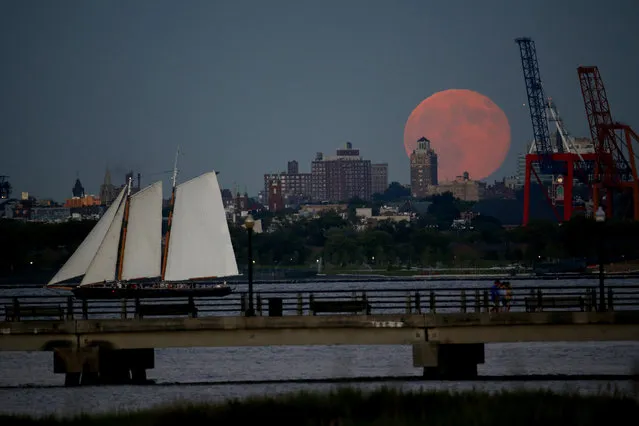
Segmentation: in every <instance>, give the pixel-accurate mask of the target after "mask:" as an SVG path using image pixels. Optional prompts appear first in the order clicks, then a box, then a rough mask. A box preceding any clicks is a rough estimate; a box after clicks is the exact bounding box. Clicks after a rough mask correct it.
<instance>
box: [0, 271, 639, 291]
mask: <svg viewBox="0 0 639 426" xmlns="http://www.w3.org/2000/svg"><path fill="white" fill-rule="evenodd" d="M604 277H605V279H606V280H622V279H635V278H637V279H639V272H632V273H619V272H614V273H613V272H609V273H605V274H604ZM597 278H598V274H597V273H586V274H577V273H565V274H544V275H536V274H532V273H530V274H517V275H512V276H511V275H509V274H429V275H419V274H415V275H381V274H348V273H345V274H330V275H322V274H318V275H315V276H314V277H313V278H303V279H279V280H278V279H273V280H259V279H254V280H253V283H254V284H314V283H357V282H362V283H363V282H402V281H406V282H420V281H422V282H436V281H495V280H497V279H499V280H504V281H556V280H587V279H597ZM227 283H228V284H229V285H237V284H243V283H245V280H244V279H229V280H228V281H227ZM44 286H45V284H44V283H25V282H11V281H7V282H0V289H12V288H38V287H44Z"/></svg>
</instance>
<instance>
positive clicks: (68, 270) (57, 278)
mask: <svg viewBox="0 0 639 426" xmlns="http://www.w3.org/2000/svg"><path fill="white" fill-rule="evenodd" d="M125 192H126V188H125V189H123V190H122V191H121V192H120V195H118V197H117V198H116V199H115V201H114V202H113V204H111V206H109V208H108V209H107V210H106V211H105V212H104V214H103V215H102V217H101V218H100V220H98V223H96V224H95V226H94V227H93V229H91V232H89V235H87V236H86V238H85V239H84V241H82V243H81V244H80V246H78V248H77V249H76V251H75V252H74V253H73V254H72V255H71V257H70V258H69V260H67V262H66V263H65V264H64V265H63V266H62V268H60V270H59V271H58V272H57V273H56V274H55V275H54V276H53V278H52V279H51V281H49V283H48V284H47V286H51V285H54V284H57V283H59V282H62V281H66V280H69V279H71V278H76V277H80V276H82V275H84V274H85V273H86V272H87V269H88V268H89V265H90V264H91V260H92V259H93V257H94V256H95V254H96V252H97V251H98V248H99V247H100V243H102V240H103V239H104V236H105V235H106V233H107V231H108V230H109V227H110V226H111V222H113V218H114V217H115V213H116V212H117V210H118V206H119V205H120V203H121V201H122V199H123V198H124V194H125Z"/></svg>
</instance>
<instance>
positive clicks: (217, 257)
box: [164, 172, 238, 281]
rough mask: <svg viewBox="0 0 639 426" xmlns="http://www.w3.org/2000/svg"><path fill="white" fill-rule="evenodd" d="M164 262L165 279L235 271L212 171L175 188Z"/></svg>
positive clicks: (236, 272) (228, 234)
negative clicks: (169, 234)
mask: <svg viewBox="0 0 639 426" xmlns="http://www.w3.org/2000/svg"><path fill="white" fill-rule="evenodd" d="M166 262H167V265H166V271H165V276H164V279H165V281H183V280H188V279H190V278H208V277H225V276H230V275H237V274H238V271H237V263H236V261H235V253H234V252H233V245H232V243H231V235H230V233H229V228H228V224H227V222H226V214H225V212H224V205H223V204H222V195H221V192H220V186H219V184H218V181H217V176H216V173H215V172H210V173H205V174H203V175H201V176H198V177H196V178H195V179H192V180H190V181H188V182H185V183H183V184H181V185H178V186H177V187H176V193H175V204H174V207H173V218H172V223H171V236H170V238H169V251H168V256H167V260H166Z"/></svg>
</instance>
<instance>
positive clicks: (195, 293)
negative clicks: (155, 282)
mask: <svg viewBox="0 0 639 426" xmlns="http://www.w3.org/2000/svg"><path fill="white" fill-rule="evenodd" d="M71 292H72V293H73V295H74V296H75V297H76V298H77V299H82V300H88V299H136V298H140V299H142V298H144V299H149V298H169V297H190V296H192V297H224V296H228V295H229V294H231V293H232V292H233V290H232V289H231V287H228V286H220V287H215V286H211V287H196V288H111V287H76V288H74V289H73V290H71Z"/></svg>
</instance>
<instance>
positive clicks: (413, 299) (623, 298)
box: [0, 285, 639, 385]
mask: <svg viewBox="0 0 639 426" xmlns="http://www.w3.org/2000/svg"><path fill="white" fill-rule="evenodd" d="M606 290H607V291H606V295H605V297H606V300H605V301H604V302H605V303H604V306H605V307H606V309H605V310H604V311H598V310H597V309H598V308H599V307H600V304H599V301H598V300H597V298H598V296H599V293H598V292H597V288H596V287H594V286H581V287H568V288H566V287H532V288H524V287H516V288H515V289H514V290H513V297H512V300H511V303H510V305H509V306H507V307H502V309H501V310H500V311H494V307H493V306H492V305H491V301H490V293H489V289H487V288H479V287H478V288H466V289H447V288H432V289H427V290H414V291H407V290H396V289H368V290H356V291H352V290H342V291H325V292H303V293H301V292H294V291H262V292H260V293H258V294H257V295H256V301H255V311H256V314H257V315H256V316H246V315H245V313H246V311H247V307H248V302H247V296H246V294H245V293H233V294H232V295H231V296H228V297H225V298H217V299H214V298H182V299H143V300H140V299H138V300H88V301H87V300H84V301H82V300H77V299H74V298H73V297H71V296H46V297H44V296H16V297H9V298H2V299H0V306H1V308H2V312H1V313H2V315H3V317H2V318H0V319H2V320H3V321H2V322H0V350H4V351H10V350H11V351H51V352H53V363H54V372H55V373H60V374H65V383H66V384H67V385H78V384H95V383H126V382H144V381H145V380H146V371H147V370H148V369H150V368H153V367H154V349H156V348H169V347H235V346H239V347H242V346H270V345H411V346H412V347H413V359H412V362H413V365H414V366H415V367H416V368H422V369H423V373H424V376H425V377H428V378H447V379H450V378H460V379H463V378H472V377H475V376H476V375H477V365H478V364H481V363H483V362H484V345H485V344H489V343H507V342H538V341H639V286H628V285H613V286H607V289H606ZM407 362H410V360H407Z"/></svg>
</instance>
